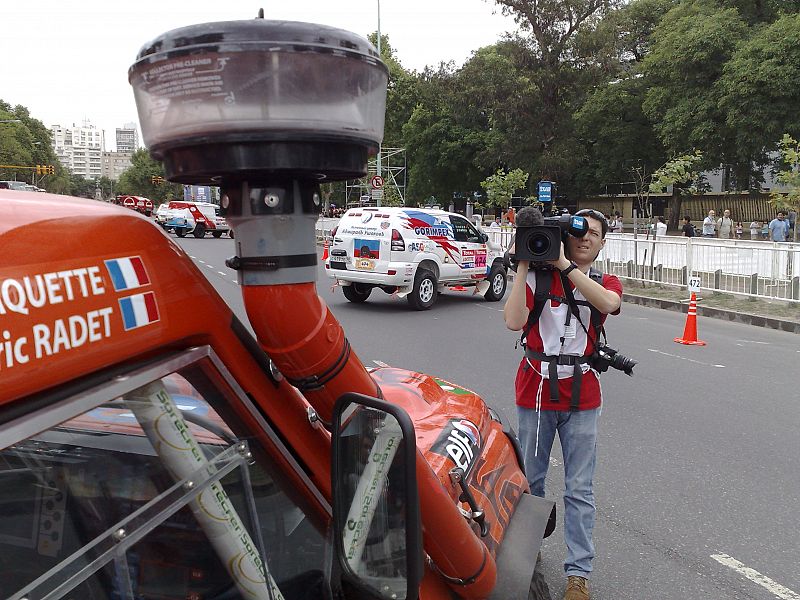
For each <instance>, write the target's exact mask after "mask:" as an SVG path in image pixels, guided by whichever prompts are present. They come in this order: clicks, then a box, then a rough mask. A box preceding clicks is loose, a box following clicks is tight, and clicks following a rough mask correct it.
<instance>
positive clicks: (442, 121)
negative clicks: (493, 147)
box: [403, 64, 486, 204]
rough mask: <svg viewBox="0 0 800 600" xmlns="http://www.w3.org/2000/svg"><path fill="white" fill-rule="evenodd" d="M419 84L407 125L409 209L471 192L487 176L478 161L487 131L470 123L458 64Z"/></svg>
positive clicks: (426, 74)
mask: <svg viewBox="0 0 800 600" xmlns="http://www.w3.org/2000/svg"><path fill="white" fill-rule="evenodd" d="M419 84H420V85H419V90H420V97H419V102H418V104H417V105H416V107H415V108H414V110H413V112H412V113H411V117H410V118H409V120H408V122H407V123H406V124H405V125H404V126H403V138H404V140H405V146H406V156H407V158H408V170H409V183H408V198H407V203H409V204H417V203H419V202H420V201H422V200H423V199H424V198H427V197H429V196H431V195H433V196H436V197H438V198H451V197H453V194H454V193H456V192H461V193H466V192H469V191H471V190H474V189H476V188H477V187H478V184H479V182H480V180H481V179H482V178H483V177H484V174H483V172H482V171H481V169H479V168H478V167H477V166H476V165H475V162H474V157H475V156H476V154H477V153H478V152H479V151H480V150H481V149H482V148H483V146H484V144H485V139H484V138H485V135H486V132H485V131H483V130H482V128H481V129H478V128H476V126H475V124H474V123H472V122H470V120H469V118H468V117H469V115H471V114H472V113H471V112H470V111H469V110H467V109H466V107H464V106H459V104H458V102H457V96H456V94H455V93H454V89H455V86H456V73H455V68H454V67H453V65H452V64H450V65H440V67H439V69H438V70H436V71H434V70H432V69H427V70H426V71H425V72H424V73H422V74H421V76H420V81H419Z"/></svg>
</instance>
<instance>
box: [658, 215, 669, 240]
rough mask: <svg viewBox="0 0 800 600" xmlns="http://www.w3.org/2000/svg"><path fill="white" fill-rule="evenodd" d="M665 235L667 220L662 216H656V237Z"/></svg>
mask: <svg viewBox="0 0 800 600" xmlns="http://www.w3.org/2000/svg"><path fill="white" fill-rule="evenodd" d="M665 235H667V222H666V221H665V220H664V217H658V221H657V222H656V237H663V236H665Z"/></svg>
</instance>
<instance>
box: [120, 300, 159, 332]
mask: <svg viewBox="0 0 800 600" xmlns="http://www.w3.org/2000/svg"><path fill="white" fill-rule="evenodd" d="M119 309H120V311H121V312H122V321H123V324H124V326H125V331H130V330H131V329H136V328H137V327H143V326H145V325H150V323H155V322H156V321H158V320H159V318H158V306H157V305H156V295H155V294H154V293H153V292H145V293H144V294H136V295H134V296H128V297H126V298H120V299H119Z"/></svg>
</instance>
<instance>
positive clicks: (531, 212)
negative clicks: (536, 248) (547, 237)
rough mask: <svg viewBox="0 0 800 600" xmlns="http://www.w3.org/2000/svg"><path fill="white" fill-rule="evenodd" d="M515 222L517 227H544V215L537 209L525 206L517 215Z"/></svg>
mask: <svg viewBox="0 0 800 600" xmlns="http://www.w3.org/2000/svg"><path fill="white" fill-rule="evenodd" d="M516 221H517V222H516V225H517V227H536V226H537V225H544V215H542V211H540V210H539V209H538V208H534V207H533V206H526V207H525V208H521V209H520V211H519V212H518V213H517V219H516Z"/></svg>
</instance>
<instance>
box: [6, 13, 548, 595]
mask: <svg viewBox="0 0 800 600" xmlns="http://www.w3.org/2000/svg"><path fill="white" fill-rule="evenodd" d="M256 75H257V76H256ZM129 78H130V81H131V84H132V85H133V88H134V93H135V95H136V100H137V105H138V108H139V115H140V120H141V123H142V130H143V134H144V138H145V141H146V143H147V145H148V147H149V148H150V151H151V153H152V154H153V156H154V157H155V158H157V159H160V160H163V161H164V165H165V171H166V174H167V177H168V178H169V179H170V180H172V181H175V182H179V183H196V184H207V183H209V182H215V183H217V184H219V185H220V186H221V190H222V208H223V211H224V213H225V216H226V218H227V219H228V221H229V222H230V223H231V226H232V227H233V228H234V229H235V234H236V235H235V237H236V255H235V256H234V257H232V258H231V259H229V261H228V265H229V266H230V267H231V268H232V269H234V270H236V271H237V273H238V278H239V284H240V285H241V289H242V294H243V297H244V301H245V306H246V309H247V315H248V318H249V321H250V324H251V326H252V328H253V330H254V331H255V338H254V337H252V336H251V334H250V333H249V331H248V329H247V327H246V326H245V325H244V324H243V323H242V322H241V321H240V320H239V319H238V318H237V317H236V315H234V314H233V312H232V311H231V309H230V308H229V307H228V306H227V305H226V304H225V302H224V301H223V300H222V299H221V298H220V297H219V296H218V295H217V294H216V292H215V291H214V289H213V288H212V286H211V285H210V284H209V283H208V281H207V280H206V279H205V277H204V276H203V274H202V273H201V272H200V271H199V270H198V269H197V268H196V267H195V265H194V263H193V262H192V261H191V260H190V259H189V258H188V257H187V255H186V254H185V253H184V252H183V250H182V249H181V248H180V247H179V246H178V245H177V244H176V243H175V242H174V241H173V240H172V239H171V238H170V237H169V236H168V235H166V234H165V233H164V232H163V231H162V230H161V228H159V227H158V226H156V225H155V224H153V223H152V222H151V220H149V219H147V218H145V217H144V216H143V215H139V214H137V213H135V212H133V211H129V210H126V209H124V208H121V207H117V206H114V205H110V204H103V203H100V202H95V201H91V200H80V199H73V198H66V197H61V196H54V195H50V194H37V195H31V194H26V193H24V192H17V191H13V190H2V191H0V241H1V242H2V248H3V259H2V262H0V382H2V385H1V386H0V484H2V485H0V595H1V596H2V597H3V598H12V599H20V600H21V599H23V598H25V599H29V600H34V599H35V600H39V599H45V598H47V599H51V598H52V599H55V598H75V599H78V598H80V599H103V600H107V599H114V600H117V599H120V600H122V599H125V600H150V599H152V600H156V599H167V598H168V599H175V600H177V599H196V600H201V599H215V600H224V599H233V598H247V599H250V598H255V599H258V600H268V599H269V600H280V599H286V600H301V599H312V598H314V599H317V598H347V599H362V598H364V599H379V598H385V599H396V598H408V599H414V598H422V599H425V600H428V599H436V600H446V599H450V598H470V599H473V598H474V599H479V598H498V599H499V598H503V599H508V598H529V597H530V598H533V599H540V600H544V599H546V598H549V594H548V593H547V590H546V585H544V582H543V581H542V580H541V578H540V577H539V575H538V572H536V573H535V571H534V567H535V560H536V559H535V557H536V553H537V551H538V549H539V547H540V544H541V540H542V536H543V534H544V532H545V528H546V526H547V525H550V526H551V527H552V522H553V518H554V517H553V515H554V513H553V503H552V502H548V501H546V500H544V499H541V498H536V497H533V496H531V495H530V494H529V492H528V485H527V482H526V479H525V475H524V473H523V470H522V465H521V456H520V453H519V450H518V447H517V444H516V438H515V436H514V433H513V432H512V431H511V430H510V429H509V428H508V427H507V426H504V425H503V423H501V421H500V419H499V418H498V416H497V414H496V413H494V412H493V411H492V410H491V409H490V408H489V407H488V406H487V405H486V404H485V403H484V402H483V400H481V398H479V397H478V396H477V395H476V394H475V393H473V392H471V391H469V390H466V389H463V388H460V387H459V386H457V385H454V384H452V383H449V382H447V381H444V380H442V379H438V378H435V377H431V376H428V375H424V374H421V373H414V372H408V371H404V370H401V369H395V368H380V369H375V370H368V369H366V368H365V367H364V366H363V364H362V363H361V361H360V360H359V359H358V357H357V356H356V353H355V351H354V349H353V348H352V347H351V346H350V343H349V342H348V340H347V338H346V336H345V333H344V331H343V330H342V328H341V326H340V325H339V323H338V322H337V320H336V319H335V318H334V316H333V315H332V314H331V312H330V311H329V310H328V308H327V307H326V305H325V304H324V302H323V301H322V300H321V299H320V298H319V296H318V295H317V294H316V289H315V284H314V282H315V280H316V256H317V252H316V248H315V237H314V223H315V221H316V218H317V215H318V213H319V208H320V190H319V182H320V181H323V180H336V179H345V178H352V177H358V176H363V175H364V174H365V173H366V162H367V157H368V155H369V153H370V152H374V151H375V150H376V148H377V145H378V144H379V142H380V139H381V137H382V131H383V111H384V102H385V93H386V83H387V69H386V67H385V66H384V65H383V64H382V63H381V62H380V61H379V60H378V57H377V53H376V51H375V50H374V48H373V47H372V46H371V45H370V44H369V43H368V42H367V41H366V40H364V39H363V38H361V37H358V36H355V35H353V34H351V33H348V32H344V31H341V30H337V29H332V28H329V27H324V26H317V25H309V24H303V23H291V22H272V21H265V20H263V19H256V20H253V21H238V22H224V23H211V24H204V25H198V26H194V27H187V28H183V29H179V30H176V31H173V32H169V33H167V34H164V35H163V36H161V37H159V38H157V39H156V40H154V41H153V42H151V43H149V44H147V45H146V46H145V47H144V48H143V49H142V50H141V52H140V54H139V56H138V58H137V61H136V63H135V64H134V65H133V66H132V67H131V70H130V74H129ZM76 226H77V230H78V231H80V232H81V235H80V236H76V235H74V232H75V231H76ZM119 231H124V232H125V235H124V236H122V235H119V233H118V232H119ZM55 240H58V241H57V242H55Z"/></svg>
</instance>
